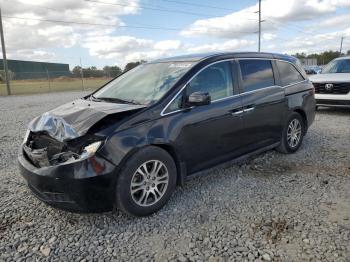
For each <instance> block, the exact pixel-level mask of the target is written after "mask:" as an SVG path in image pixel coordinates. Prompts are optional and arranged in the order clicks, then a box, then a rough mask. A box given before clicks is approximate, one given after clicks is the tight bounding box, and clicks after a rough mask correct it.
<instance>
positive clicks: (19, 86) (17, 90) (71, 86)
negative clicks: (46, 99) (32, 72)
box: [0, 78, 111, 96]
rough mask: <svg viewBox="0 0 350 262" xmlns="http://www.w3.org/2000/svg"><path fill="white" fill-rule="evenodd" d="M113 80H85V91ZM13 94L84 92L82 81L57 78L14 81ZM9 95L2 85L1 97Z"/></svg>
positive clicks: (0, 89)
mask: <svg viewBox="0 0 350 262" xmlns="http://www.w3.org/2000/svg"><path fill="white" fill-rule="evenodd" d="M110 79H111V78H85V79H84V82H83V83H84V89H85V90H87V89H89V90H94V89H97V88H99V87H101V86H102V85H103V84H105V83H106V82H108V81H109V80H110ZM10 88H11V94H13V95H22V94H39V93H49V92H60V91H73V90H83V87H82V82H81V79H76V78H55V79H51V81H50V82H49V81H48V80H46V79H43V80H41V79H38V80H13V81H11V83H10ZM4 95H7V91H6V84H4V83H1V84H0V96H4Z"/></svg>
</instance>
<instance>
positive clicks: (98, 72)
mask: <svg viewBox="0 0 350 262" xmlns="http://www.w3.org/2000/svg"><path fill="white" fill-rule="evenodd" d="M344 55H349V56H350V50H348V51H347V52H346V53H341V54H340V52H339V51H332V50H329V51H325V52H323V53H319V54H317V53H313V54H306V53H296V54H294V55H293V56H294V57H296V58H299V59H305V58H316V59H317V64H318V65H325V64H328V63H329V62H330V61H332V60H333V59H334V58H337V57H340V56H344ZM145 62H146V61H144V60H141V61H137V62H130V63H127V64H126V65H125V67H124V69H121V68H120V67H119V66H105V67H104V68H103V69H97V67H95V66H91V67H87V68H83V69H82V68H81V67H80V66H75V67H74V68H73V70H72V74H73V76H74V77H81V76H82V74H83V76H84V77H112V78H114V77H117V76H119V75H120V74H122V73H123V72H126V71H129V70H130V69H132V68H134V67H136V66H138V65H139V64H142V63H145ZM0 78H1V74H0Z"/></svg>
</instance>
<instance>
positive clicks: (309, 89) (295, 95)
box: [285, 80, 316, 127]
mask: <svg viewBox="0 0 350 262" xmlns="http://www.w3.org/2000/svg"><path fill="white" fill-rule="evenodd" d="M285 94H286V97H287V99H288V107H289V109H290V110H291V111H296V110H301V111H303V112H304V113H305V116H306V120H307V125H308V127H309V126H310V125H311V124H312V123H313V121H314V119H315V107H316V101H315V93H314V88H313V85H312V83H311V82H310V81H309V80H305V81H303V82H300V83H298V84H294V85H290V86H287V87H285Z"/></svg>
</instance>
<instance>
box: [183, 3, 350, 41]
mask: <svg viewBox="0 0 350 262" xmlns="http://www.w3.org/2000/svg"><path fill="white" fill-rule="evenodd" d="M344 6H350V1H349V0H346V1H345V0H288V1H281V0H263V1H262V18H263V19H264V23H263V28H264V30H265V31H266V30H268V31H271V30H276V29H277V28H278V26H280V23H285V22H295V21H304V20H309V19H313V18H318V17H319V16H320V15H324V14H331V13H334V12H335V11H336V9H337V8H338V7H344ZM257 10H258V4H255V5H253V6H250V7H247V8H245V9H242V10H240V11H237V12H234V13H231V14H229V15H226V16H222V17H215V18H209V19H201V20H197V21H195V22H194V23H193V24H191V25H190V26H189V27H187V28H186V29H185V30H183V31H182V32H181V34H182V35H183V36H191V37H193V36H215V37H222V38H232V37H237V36H243V35H251V34H253V33H254V32H256V31H257V30H258V15H257V13H255V12H256V11H257Z"/></svg>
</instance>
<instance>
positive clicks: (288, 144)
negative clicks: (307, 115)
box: [276, 112, 306, 154]
mask: <svg viewBox="0 0 350 262" xmlns="http://www.w3.org/2000/svg"><path fill="white" fill-rule="evenodd" d="M293 126H296V129H294V130H295V131H296V130H299V128H298V127H300V136H299V135H297V134H299V133H298V132H294V133H293V132H292V131H291V129H292V128H293ZM305 130H306V123H305V121H304V119H303V118H302V116H301V115H300V114H298V113H296V112H293V113H292V114H290V115H289V117H288V121H287V122H286V125H285V126H284V128H283V133H282V137H281V143H280V145H279V146H278V147H277V148H276V149H277V151H279V152H281V153H283V154H292V153H295V152H296V151H298V149H299V147H300V146H301V143H302V142H303V138H304V135H305ZM291 133H292V134H295V135H296V137H295V136H293V135H292V138H290V137H291V136H289V135H290V134H291ZM294 138H295V139H294ZM291 140H292V141H291Z"/></svg>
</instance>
